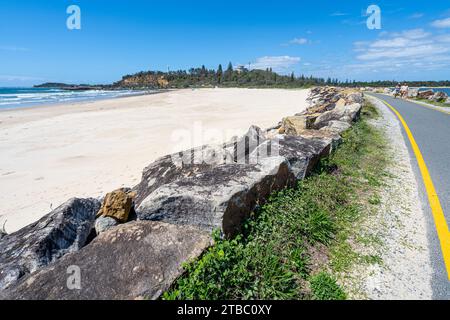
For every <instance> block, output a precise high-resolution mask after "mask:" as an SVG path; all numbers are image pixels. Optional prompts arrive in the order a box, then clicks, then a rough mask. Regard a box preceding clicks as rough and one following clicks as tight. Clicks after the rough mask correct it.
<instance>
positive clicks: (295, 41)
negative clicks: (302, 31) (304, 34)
mask: <svg viewBox="0 0 450 320" xmlns="http://www.w3.org/2000/svg"><path fill="white" fill-rule="evenodd" d="M289 43H290V44H307V43H308V39H306V38H294V39H292V40H291V41H289Z"/></svg>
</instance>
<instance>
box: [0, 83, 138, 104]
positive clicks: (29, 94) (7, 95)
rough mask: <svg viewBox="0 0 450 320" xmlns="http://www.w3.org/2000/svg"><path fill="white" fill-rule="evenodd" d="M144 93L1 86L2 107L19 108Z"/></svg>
mask: <svg viewBox="0 0 450 320" xmlns="http://www.w3.org/2000/svg"><path fill="white" fill-rule="evenodd" d="M139 93H142V91H135V90H88V91H65V90H59V89H45V88H0V108H2V109H4V108H8V107H10V108H17V107H22V106H36V105H45V104H58V103H65V102H66V103H67V102H77V101H90V100H97V99H108V98H117V97H123V96H130V95H135V94H139Z"/></svg>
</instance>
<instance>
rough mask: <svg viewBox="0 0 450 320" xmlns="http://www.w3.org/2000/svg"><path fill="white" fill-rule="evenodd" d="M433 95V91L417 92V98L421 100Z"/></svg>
mask: <svg viewBox="0 0 450 320" xmlns="http://www.w3.org/2000/svg"><path fill="white" fill-rule="evenodd" d="M433 95H434V92H433V90H424V91H419V93H418V95H417V97H418V98H421V99H428V98H429V97H432V96H433Z"/></svg>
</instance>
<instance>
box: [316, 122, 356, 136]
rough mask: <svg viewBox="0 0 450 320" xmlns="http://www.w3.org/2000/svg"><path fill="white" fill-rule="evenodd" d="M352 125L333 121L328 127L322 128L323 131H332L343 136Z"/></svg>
mask: <svg viewBox="0 0 450 320" xmlns="http://www.w3.org/2000/svg"><path fill="white" fill-rule="evenodd" d="M351 126H352V125H351V124H350V123H348V122H346V121H339V120H332V121H330V122H328V125H327V126H325V127H322V128H320V130H321V131H330V132H334V133H337V134H341V133H343V132H344V131H347V130H348V129H350V128H351Z"/></svg>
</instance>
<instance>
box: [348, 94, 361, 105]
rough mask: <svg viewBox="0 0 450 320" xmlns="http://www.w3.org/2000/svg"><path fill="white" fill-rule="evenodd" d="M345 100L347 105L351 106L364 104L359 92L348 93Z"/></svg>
mask: <svg viewBox="0 0 450 320" xmlns="http://www.w3.org/2000/svg"><path fill="white" fill-rule="evenodd" d="M346 100H347V103H348V104H353V103H360V104H362V103H363V102H364V95H363V93H361V92H355V93H350V94H349V95H348V96H347V97H346Z"/></svg>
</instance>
